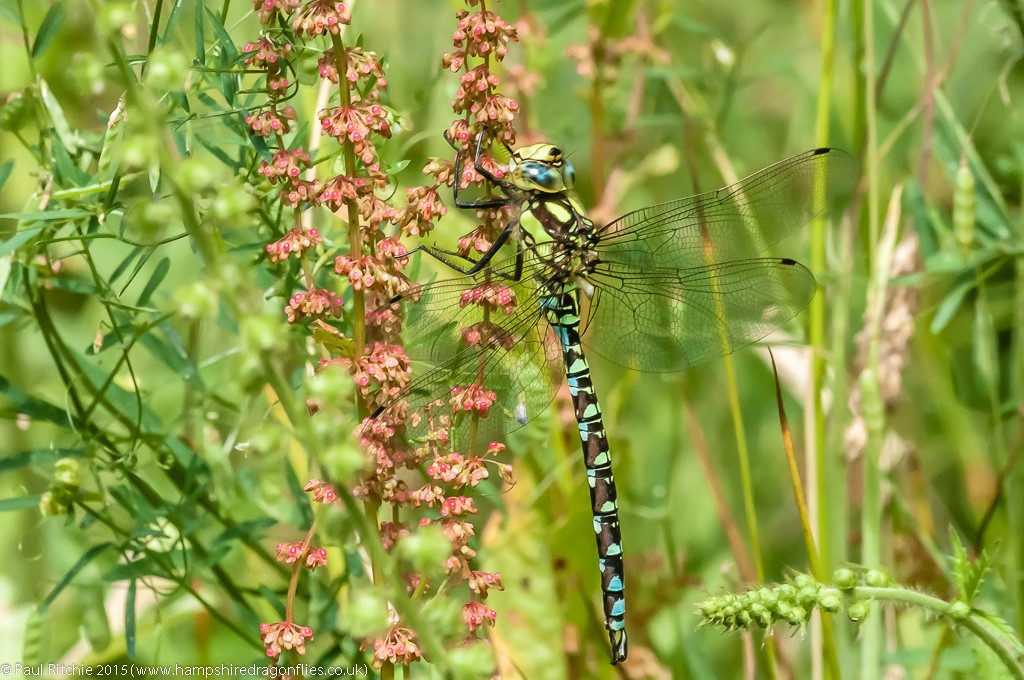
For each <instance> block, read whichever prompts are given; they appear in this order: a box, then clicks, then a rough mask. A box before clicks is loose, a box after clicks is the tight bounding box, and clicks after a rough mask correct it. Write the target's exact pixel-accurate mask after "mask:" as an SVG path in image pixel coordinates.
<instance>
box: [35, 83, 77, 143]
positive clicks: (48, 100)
mask: <svg viewBox="0 0 1024 680" xmlns="http://www.w3.org/2000/svg"><path fill="white" fill-rule="evenodd" d="M39 96H40V97H41V98H42V100H43V106H45V107H46V111H47V113H49V114H50V122H52V123H53V129H54V131H55V132H56V133H57V137H58V138H59V139H60V141H62V142H64V147H65V148H67V150H68V151H70V152H71V153H76V152H77V151H78V138H77V137H76V136H75V134H74V133H72V132H71V126H70V125H68V119H67V116H65V115H64V109H63V108H61V105H60V102H58V101H57V98H56V97H54V96H53V93H52V92H50V86H49V85H47V84H46V81H45V80H40V81H39Z"/></svg>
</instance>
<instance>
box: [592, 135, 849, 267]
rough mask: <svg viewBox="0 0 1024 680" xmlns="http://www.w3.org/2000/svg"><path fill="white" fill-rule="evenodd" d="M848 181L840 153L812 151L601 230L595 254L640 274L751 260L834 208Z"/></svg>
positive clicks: (626, 217) (631, 215) (844, 157)
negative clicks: (641, 272)
mask: <svg viewBox="0 0 1024 680" xmlns="http://www.w3.org/2000/svg"><path fill="white" fill-rule="evenodd" d="M852 177H853V161H852V159H851V158H850V156H849V155H847V154H846V153H845V152H843V151H839V150H838V149H814V150H811V151H807V152H805V153H802V154H800V155H798V156H793V157H792V158H788V159H786V160H784V161H779V162H778V163H775V164H774V165H770V166H768V167H767V168H765V169H763V170H761V171H760V172H757V173H755V174H753V175H750V176H749V177H747V178H745V179H742V180H740V181H739V182H737V183H736V184H733V185H730V186H727V187H724V188H722V189H718V190H717V191H709V192H707V193H704V194H698V195H696V196H689V197H687V198H682V199H679V200H677V201H671V202H669V203H662V204H659V205H653V206H650V207H648V208H643V209H641V210H636V211H634V212H631V213H627V214H626V215H624V216H622V217H620V218H619V219H617V220H615V221H614V222H611V223H609V224H608V225H606V226H604V227H602V228H601V230H600V235H599V236H600V238H599V242H598V246H597V248H598V250H599V251H600V252H601V255H600V257H601V259H602V260H604V261H608V262H612V263H616V264H618V263H621V264H626V265H631V266H633V267H636V268H638V269H640V270H647V269H649V268H651V267H660V268H673V269H684V268H689V267H698V266H701V265H704V264H708V263H709V262H725V261H729V260H744V259H750V258H755V257H758V256H759V255H760V254H762V253H764V252H765V251H766V250H767V249H768V246H770V245H772V244H773V243H775V242H777V241H779V240H781V239H782V238H784V237H785V236H786V235H788V234H790V233H792V232H794V231H796V230H797V229H799V228H800V227H802V226H804V225H805V224H807V223H808V222H809V221H810V220H811V219H812V218H813V217H815V216H817V215H820V214H824V213H825V212H826V211H828V210H829V209H830V208H833V207H834V206H835V205H837V204H838V203H840V202H841V201H842V199H843V196H844V195H845V194H846V193H847V192H848V191H849V188H850V185H851V181H852Z"/></svg>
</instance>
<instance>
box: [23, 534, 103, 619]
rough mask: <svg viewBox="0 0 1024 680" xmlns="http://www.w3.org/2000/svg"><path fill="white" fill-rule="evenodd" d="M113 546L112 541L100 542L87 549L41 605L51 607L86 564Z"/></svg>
mask: <svg viewBox="0 0 1024 680" xmlns="http://www.w3.org/2000/svg"><path fill="white" fill-rule="evenodd" d="M113 546H114V544H113V543H110V542H107V543H100V544H99V545H94V546H93V547H91V548H89V549H88V550H86V551H85V554H84V555H82V556H81V557H80V558H78V561H77V562H75V564H74V566H73V567H71V568H70V569H69V570H68V572H67V573H66V574H64V578H62V579H61V580H60V583H58V584H57V585H56V586H54V587H53V590H51V591H50V594H49V595H47V596H46V597H45V598H44V599H43V602H42V604H41V605H40V606H42V607H49V606H50V605H51V604H52V603H53V601H54V600H56V599H57V596H58V595H60V594H61V592H62V591H63V590H64V589H65V588H67V587H68V584H70V583H71V581H73V580H74V578H75V577H76V576H78V572H80V571H82V569H84V568H85V567H86V565H88V564H89V563H90V562H92V561H93V560H94V559H96V558H97V557H99V556H100V555H102V554H103V553H104V552H106V551H107V550H108V549H109V548H112V547H113Z"/></svg>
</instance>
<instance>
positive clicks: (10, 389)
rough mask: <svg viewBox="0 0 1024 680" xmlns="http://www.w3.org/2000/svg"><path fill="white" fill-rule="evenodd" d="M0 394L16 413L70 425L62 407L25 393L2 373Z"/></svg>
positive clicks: (62, 425)
mask: <svg viewBox="0 0 1024 680" xmlns="http://www.w3.org/2000/svg"><path fill="white" fill-rule="evenodd" d="M0 394H2V395H3V396H4V397H6V398H7V400H8V401H9V402H11V410H13V411H14V412H16V413H24V414H25V415H27V416H29V417H30V418H35V419H37V420H47V421H49V422H51V423H56V424H57V425H60V426H61V427H68V426H69V425H70V421H69V420H68V415H67V413H65V412H64V410H63V409H60V408H57V407H56V406H54V405H53V404H51V403H49V402H46V401H43V400H41V399H37V398H35V397H33V396H31V395H30V394H27V393H26V392H24V391H22V390H21V388H19V387H17V386H15V385H13V384H12V383H11V382H10V381H9V380H7V378H4V377H3V376H2V375H0Z"/></svg>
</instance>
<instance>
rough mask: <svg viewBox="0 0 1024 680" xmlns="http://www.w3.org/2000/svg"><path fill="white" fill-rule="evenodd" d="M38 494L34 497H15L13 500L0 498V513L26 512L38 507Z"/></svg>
mask: <svg viewBox="0 0 1024 680" xmlns="http://www.w3.org/2000/svg"><path fill="white" fill-rule="evenodd" d="M39 498H40V496H39V494H35V495H34V496H15V497H14V498H0V512H13V511H15V510H28V509H29V508H38V507H39Z"/></svg>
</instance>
